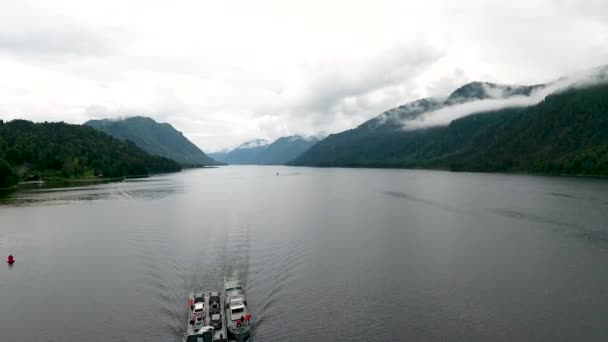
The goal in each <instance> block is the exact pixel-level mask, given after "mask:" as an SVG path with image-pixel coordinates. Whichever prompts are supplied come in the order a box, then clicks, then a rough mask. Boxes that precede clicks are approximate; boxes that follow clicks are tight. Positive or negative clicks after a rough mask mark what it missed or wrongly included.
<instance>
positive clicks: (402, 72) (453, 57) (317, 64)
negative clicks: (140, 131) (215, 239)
mask: <svg viewBox="0 0 608 342" xmlns="http://www.w3.org/2000/svg"><path fill="white" fill-rule="evenodd" d="M0 6H1V8H2V9H3V10H2V12H1V13H0V75H2V76H1V77H0V117H1V118H3V119H11V118H17V117H19V118H26V119H31V120H35V121H41V120H49V121H51V120H52V121H57V120H63V121H67V122H73V123H82V122H84V121H86V120H88V119H91V118H102V117H121V116H128V115H136V114H137V115H148V116H151V117H153V118H155V119H157V120H159V121H165V122H169V123H171V124H173V125H174V126H175V127H176V128H177V129H179V130H181V131H183V132H184V134H185V135H186V136H187V137H189V138H190V139H191V140H193V141H194V142H195V143H196V144H198V145H199V146H200V147H202V148H203V149H204V150H205V151H215V150H218V149H221V148H225V147H232V146H235V145H238V144H239V143H240V142H242V141H245V140H248V139H252V138H265V139H269V140H273V139H275V138H277V137H279V136H282V135H288V134H316V133H319V132H326V133H333V132H338V131H341V130H345V129H349V128H352V127H353V126H356V125H358V124H360V123H362V122H363V121H365V120H367V119H369V118H371V117H374V116H375V115H377V114H379V113H380V112H382V111H384V110H386V109H388V108H391V107H393V106H396V105H399V104H403V103H406V102H408V101H411V100H414V99H417V98H420V97H424V96H442V95H446V94H447V93H448V92H449V91H451V90H453V89H454V88H455V87H457V86H459V85H461V84H463V83H465V82H467V81H472V80H483V81H490V82H500V83H517V84H532V83H540V82H546V81H549V80H553V79H555V78H557V77H559V76H561V75H566V74H571V73H575V72H577V71H580V70H583V69H587V68H591V67H595V66H599V65H603V64H608V44H606V42H608V2H606V1H599V0H596V1H593V0H590V1H567V0H555V1H550V0H536V1H535V0H527V1H510V2H507V1H494V0H490V1H481V0H480V1H433V0H427V1H417V2H413V1H383V0H374V1H337V0H336V1H297V2H296V1H279V0H277V1H265V0H258V1H194V0H193V1H172V2H170V3H169V2H153V1H128V2H127V1H107V0H106V1H96V2H94V1H78V0H70V1H67V0H65V1H64V0H55V1H7V0H0Z"/></svg>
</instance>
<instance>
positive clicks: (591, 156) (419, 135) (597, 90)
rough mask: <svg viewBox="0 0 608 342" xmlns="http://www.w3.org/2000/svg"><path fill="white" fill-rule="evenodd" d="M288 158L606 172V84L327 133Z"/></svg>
mask: <svg viewBox="0 0 608 342" xmlns="http://www.w3.org/2000/svg"><path fill="white" fill-rule="evenodd" d="M292 164H294V165H309V166H349V167H403V168H433V169H447V170H453V171H484V172H530V173H548V174H564V175H598V176H599V175H601V176H608V85H598V86H594V87H588V88H582V89H570V90H567V91H564V92H561V93H558V94H554V95H550V96H548V97H547V98H545V100H543V101H542V102H541V103H539V104H537V105H535V106H531V107H527V108H520V109H504V110H500V111H494V112H489V113H480V114H475V115H470V116H466V117H463V118H460V119H458V120H454V121H452V122H451V123H450V124H449V125H448V126H443V127H433V128H427V129H418V130H410V131H406V130H403V129H400V128H395V127H388V128H386V127H385V128H380V129H373V128H369V127H365V126H360V127H359V128H357V129H353V130H349V131H346V132H343V133H340V134H334V135H331V136H329V137H328V138H326V139H325V140H323V141H321V142H319V143H318V144H316V145H315V146H313V147H312V148H311V149H309V150H308V151H307V152H305V153H304V154H303V155H301V156H300V157H299V158H298V159H296V160H295V161H294V162H292Z"/></svg>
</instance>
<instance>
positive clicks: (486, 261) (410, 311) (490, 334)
mask: <svg viewBox="0 0 608 342" xmlns="http://www.w3.org/2000/svg"><path fill="white" fill-rule="evenodd" d="M277 172H279V175H277V174H276V173H277ZM607 222H608V181H607V180H595V179H578V178H559V177H536V176H515V175H494V174H470V173H449V172H436V171H408V170H368V169H314V168H289V167H255V166H230V167H222V168H217V169H203V170H190V171H185V172H182V173H178V174H171V175H163V176H155V177H151V178H147V179H141V180H128V181H124V182H120V183H109V184H99V185H87V186H82V187H76V188H62V189H47V188H40V189H32V190H27V191H20V192H16V193H13V194H11V195H10V196H9V197H6V198H3V199H2V200H0V255H1V256H2V257H5V256H6V255H8V254H9V253H13V254H14V255H15V257H16V260H17V262H16V263H15V265H14V266H13V267H9V266H8V265H4V266H3V267H0V304H1V305H0V340H2V341H32V340H40V341H179V340H180V339H181V336H182V333H183V330H184V328H185V323H186V319H187V293H188V292H189V291H190V290H191V289H193V288H200V287H205V288H207V289H216V288H219V287H220V286H221V283H222V281H223V279H224V277H225V276H232V275H238V276H239V277H240V278H241V279H242V280H243V281H244V282H245V283H246V290H247V292H248V296H249V304H250V307H251V310H252V312H253V320H254V323H255V331H254V340H255V341H330V340H335V341H355V340H368V341H386V340H411V341H437V340H442V341H489V340H491V341H515V340H516V341H539V340H551V341H572V340H586V341H592V340H597V341H606V340H608V329H606V322H608V227H607Z"/></svg>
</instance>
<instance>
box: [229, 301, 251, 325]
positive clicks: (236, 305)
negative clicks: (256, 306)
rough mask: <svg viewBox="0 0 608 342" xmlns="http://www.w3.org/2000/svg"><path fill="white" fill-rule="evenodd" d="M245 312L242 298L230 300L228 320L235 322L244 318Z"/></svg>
mask: <svg viewBox="0 0 608 342" xmlns="http://www.w3.org/2000/svg"><path fill="white" fill-rule="evenodd" d="M246 314H247V310H246V309H245V303H244V300H243V298H242V297H234V298H231V299H230V320H232V321H236V320H237V319H239V318H241V317H242V316H245V315H246Z"/></svg>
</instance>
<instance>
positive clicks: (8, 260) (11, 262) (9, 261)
mask: <svg viewBox="0 0 608 342" xmlns="http://www.w3.org/2000/svg"><path fill="white" fill-rule="evenodd" d="M6 262H8V263H9V264H10V265H12V264H13V263H14V262H15V258H13V255H12V254H11V255H9V256H8V259H7V260H6Z"/></svg>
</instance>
